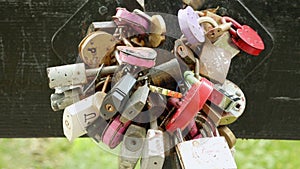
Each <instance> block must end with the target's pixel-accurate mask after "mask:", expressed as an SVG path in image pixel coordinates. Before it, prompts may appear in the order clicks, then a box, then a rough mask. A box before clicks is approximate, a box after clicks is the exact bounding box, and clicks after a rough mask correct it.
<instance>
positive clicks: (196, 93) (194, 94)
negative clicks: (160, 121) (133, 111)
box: [166, 71, 213, 132]
mask: <svg viewBox="0 0 300 169" xmlns="http://www.w3.org/2000/svg"><path fill="white" fill-rule="evenodd" d="M184 77H185V79H186V80H187V81H188V82H189V83H190V84H191V85H192V87H191V88H190V89H189V90H188V92H187V93H186V95H185V96H184V97H183V101H182V104H181V106H180V108H179V109H177V111H176V112H175V113H174V114H173V116H172V117H171V119H170V121H169V122H168V123H167V124H166V130H167V131H169V132H173V131H175V130H176V129H177V128H180V129H181V130H183V129H184V128H185V127H186V126H187V125H188V124H189V122H190V121H191V120H192V119H193V118H194V117H195V115H196V114H197V113H198V112H199V111H200V110H201V109H202V107H203V105H204V104H205V102H206V101H207V98H208V97H209V96H210V94H211V92H212V90H213V87H212V83H211V82H210V81H208V80H207V79H205V78H201V80H200V81H199V80H198V79H196V78H195V77H194V74H193V73H192V72H190V71H186V72H185V73H184Z"/></svg>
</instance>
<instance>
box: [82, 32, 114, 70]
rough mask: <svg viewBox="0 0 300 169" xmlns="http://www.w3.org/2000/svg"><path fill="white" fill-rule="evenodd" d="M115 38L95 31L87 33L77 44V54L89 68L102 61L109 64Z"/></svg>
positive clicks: (96, 65) (97, 65)
mask: <svg viewBox="0 0 300 169" xmlns="http://www.w3.org/2000/svg"><path fill="white" fill-rule="evenodd" d="M117 43H118V42H117V40H116V39H115V38H114V36H113V35H111V34H109V33H106V32H103V31H96V32H92V33H90V34H88V35H87V36H86V37H85V38H84V39H83V40H82V41H81V42H80V44H79V47H78V50H79V55H80V57H81V59H82V60H83V62H84V63H85V64H87V65H88V66H89V67H90V68H96V67H99V65H101V64H102V63H104V64H105V65H109V64H110V61H111V59H110V55H111V54H112V52H113V51H114V49H115V46H116V44H117Z"/></svg>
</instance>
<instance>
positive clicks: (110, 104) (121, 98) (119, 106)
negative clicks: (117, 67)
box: [100, 74, 136, 120]
mask: <svg viewBox="0 0 300 169" xmlns="http://www.w3.org/2000/svg"><path fill="white" fill-rule="evenodd" d="M135 82H136V79H135V78H134V77H133V76H132V75H130V74H126V75H124V76H123V77H122V78H121V79H120V80H119V81H118V82H117V83H116V84H115V85H114V86H113V87H112V89H111V90H110V91H109V92H108V93H107V95H106V96H105V98H104V100H103V103H102V105H101V108H100V115H101V116H102V117H103V118H104V119H106V120H108V119H110V118H112V117H113V116H114V115H115V114H116V113H117V112H118V111H119V112H121V111H122V110H123V108H124V106H125V104H126V102H127V100H128V99H129V95H130V92H131V89H132V88H133V86H134V84H135Z"/></svg>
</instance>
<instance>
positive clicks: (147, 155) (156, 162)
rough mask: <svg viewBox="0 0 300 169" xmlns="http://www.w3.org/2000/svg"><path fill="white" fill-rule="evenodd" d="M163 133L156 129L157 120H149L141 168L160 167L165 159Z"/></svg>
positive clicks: (154, 168) (151, 168) (159, 168)
mask: <svg viewBox="0 0 300 169" xmlns="http://www.w3.org/2000/svg"><path fill="white" fill-rule="evenodd" d="M164 150H165V149H164V134H163V132H162V131H161V130H159V129H158V126H157V121H156V120H154V121H151V122H150V129H148V131H147V136H146V139H145V145H144V148H143V154H142V159H141V168H142V169H161V168H162V167H163V165H164V161H165V154H164V153H165V151H164Z"/></svg>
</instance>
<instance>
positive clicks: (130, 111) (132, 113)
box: [120, 84, 150, 123]
mask: <svg viewBox="0 0 300 169" xmlns="http://www.w3.org/2000/svg"><path fill="white" fill-rule="evenodd" d="M149 91H150V90H149V88H148V86H147V84H145V85H144V86H141V87H139V88H138V89H137V90H136V91H135V92H134V93H133V94H132V95H131V96H130V98H129V100H128V101H127V103H126V106H125V107H124V110H123V111H122V112H121V115H122V116H121V118H120V121H121V122H123V123H125V122H127V121H129V120H133V119H134V118H135V117H136V116H137V115H138V114H139V113H140V112H141V111H142V110H143V108H144V106H145V105H146V101H147V98H148V94H149Z"/></svg>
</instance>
